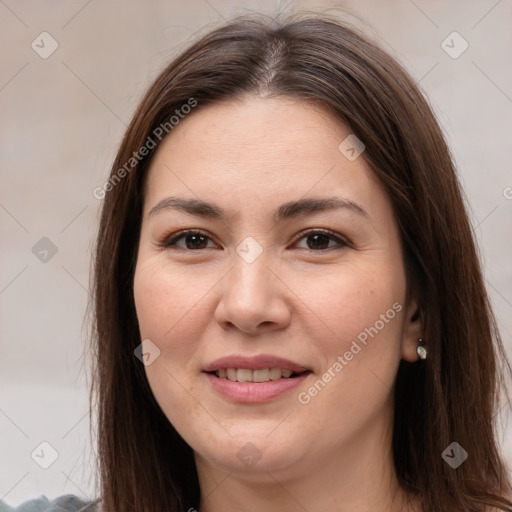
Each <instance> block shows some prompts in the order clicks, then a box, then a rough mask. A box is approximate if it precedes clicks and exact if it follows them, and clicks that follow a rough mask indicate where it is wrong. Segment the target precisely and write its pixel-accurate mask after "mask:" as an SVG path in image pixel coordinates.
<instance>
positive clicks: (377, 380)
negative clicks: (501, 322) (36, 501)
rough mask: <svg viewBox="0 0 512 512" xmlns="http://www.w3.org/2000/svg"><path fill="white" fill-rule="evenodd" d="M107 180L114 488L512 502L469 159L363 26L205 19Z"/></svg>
mask: <svg viewBox="0 0 512 512" xmlns="http://www.w3.org/2000/svg"><path fill="white" fill-rule="evenodd" d="M95 194H96V195H97V196H100V197H103V198H104V199H103V200H104V204H103V210H102V218H101V224H100V229H99V234H98V243H97V253H96V261H95V274H94V279H95V303H94V306H95V319H96V322H95V326H96V332H95V345H94V350H95V354H96V366H95V376H96V381H95V385H94V392H95V393H94V394H93V396H94V397H95V398H96V399H97V402H96V401H93V404H92V405H93V407H95V406H97V407H98V413H99V416H98V420H99V426H98V431H97V435H98V460H99V475H100V486H101V498H102V499H101V505H100V506H101V510H103V511H105V512H118V511H129V510H133V511H135V510H136V511H156V510H168V511H177V510H188V511H193V510H199V511H200V512H215V511H221V510H222V511H230V510H247V511H253V510H266V511H273V510H280V511H282V510H285V511H297V510H307V511H310V512H313V511H317V510H332V511H334V510H336V511H346V510H350V511H363V510H364V511H367V510H372V511H381V510H382V511H384V510H386V511H388V510H393V511H397V510H402V511H423V512H434V511H436V512H437V511H439V510H444V511H448V510H450V511H456V510H461V511H462V510H464V511H480V510H487V511H489V510H512V501H511V485H510V480H509V477H508V475H507V472H506V468H505V465H504V463H503V461H502V460H501V458H500V455H499V453H498V449H497V444H496V439H495V435H494V424H493V419H494V415H495V412H496V405H497V398H498V391H499V384H500V383H501V380H502V376H503V372H502V368H501V367H500V366H499V364H498V363H499V361H500V360H501V361H506V358H505V353H504V350H503V346H502V343H501V341H500V337H499V334H498V332H497V329H496V324H495V320H494V318H493V316H492V312H491V309H490V306H489V302H488V298H487V295H486V292H485V289H484V284H483V280H482V274H481V270H480V266H479V262H478V258H477V254H476V250H475V242H474V240H473V237H472V232H471V227H470V225H469V222H468V217H467V214H466V209H465V206H464V203H463V200H462V198H461V192H460V187H459V184H458V181H457V177H456V173H455V170H454V166H453V163H452V161H451V159H450V155H449V151H448V149H447V147H446V144H445V141H444V140H443V137H442V134H441V130H440V128H439V126H438V124H437V122H436V120H435V118H434V116H433V114H432V111H431V109H430V108H429V106H428V104H427V102H426V100H425V99H424V97H423V96H422V95H421V93H420V92H419V91H418V88H417V87H416V85H415V84H414V82H413V81H412V79H411V78H410V77H409V76H408V75H407V73H406V72H405V71H404V70H403V69H402V68H401V67H400V65H399V64H398V63H397V62H395V61H394V60H393V59H392V58H391V57H390V56H389V55H387V54H386V53H384V52H383V51H382V50H380V49H379V48H378V47H376V46H375V45H374V44H373V43H371V42H370V41H368V39H367V38H366V37H364V36H363V35H361V34H359V33H358V32H357V31H356V30H354V29H353V28H349V27H347V26H345V25H344V24H343V23H340V22H339V21H337V20H334V19H330V18H327V17H324V16H322V17H320V16H302V17H300V18H297V19H288V20H286V21H285V22H280V23H278V22H274V21H268V20H266V19H256V18H242V19H238V20H235V21H234V22H231V23H229V24H228V25H226V26H225V27H223V28H220V29H218V30H215V31H213V32H211V33H209V34H208V35H206V36H205V37H204V38H202V39H201V40H200V41H198V42H197V43H195V44H194V45H193V46H192V47H190V48H189V49H187V50H186V51H185V52H184V53H183V54H181V55H180V56H179V57H178V58H177V59H176V60H175V61H174V62H172V63H171V64H170V65H169V66H168V67H167V68H166V69H165V70H164V71H163V72H162V73H161V74H160V76H159V77H158V78H157V79H156V81H155V82H154V84H153V85H152V86H151V87H150V89H149V90H148V92H147V94H146V95H145V97H144V99H143V100H142V102H141V104H140V105H139V108H138V110H137V112H136V114H135V116H134V118H133V120H132V122H131V124H130V126H129V128H128V130H127V132H126V135H125V137H124V140H123V142H122V144H121V147H120V149H119V152H118V155H117V158H116V161H115V164H114V166H113V169H112V172H111V175H110V178H109V180H108V181H107V182H106V183H105V184H104V186H103V187H100V188H99V189H98V190H97V191H96V192H95ZM504 368H506V369H508V368H509V367H508V366H507V365H504Z"/></svg>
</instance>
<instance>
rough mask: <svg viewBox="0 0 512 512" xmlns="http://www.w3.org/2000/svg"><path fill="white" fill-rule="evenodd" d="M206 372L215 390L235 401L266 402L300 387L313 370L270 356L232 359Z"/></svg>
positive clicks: (223, 360)
mask: <svg viewBox="0 0 512 512" xmlns="http://www.w3.org/2000/svg"><path fill="white" fill-rule="evenodd" d="M203 373H204V374H205V375H206V377H207V378H208V380H209V382H210V384H211V385H212V387H213V388H214V390H215V391H216V392H217V393H219V394H220V395H221V396H222V397H223V398H227V399H228V400H230V401H232V402H245V403H247V402H252V403H254V402H266V401H268V400H271V399H273V398H276V397H278V396H280V395H284V394H285V393H286V392H287V391H290V390H291V389H293V388H295V387H296V386H298V385H299V384H300V383H301V382H303V381H304V380H305V379H306V378H307V377H308V376H309V375H311V374H312V371H311V370H310V369H308V368H306V367H304V366H302V365H300V364H298V363H294V362H293V361H289V360H287V359H283V358H279V357H274V356H270V355H259V356H256V357H243V356H228V357H224V358H221V359H218V360H217V361H215V362H213V363H211V364H209V365H207V366H206V367H205V368H204V369H203Z"/></svg>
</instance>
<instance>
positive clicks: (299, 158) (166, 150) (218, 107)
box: [146, 96, 379, 211]
mask: <svg viewBox="0 0 512 512" xmlns="http://www.w3.org/2000/svg"><path fill="white" fill-rule="evenodd" d="M350 135H351V131H350V129H349V127H348V126H346V125H345V124H344V123H342V122H341V121H340V120H338V119H337V118H335V117H334V115H332V114H331V113H329V112H328V111H327V110H325V109H322V108H319V107H317V106H313V105H311V104H308V103H305V102H301V101H298V100H295V99H291V98H261V97H254V96H249V97H245V98H243V99H239V100H230V101H225V102H219V103H215V104H211V105H207V106H204V107H201V106H200V105H199V106H198V107H196V110H194V111H193V113H192V114H190V115H189V116H188V117H185V118H184V119H183V120H181V121H180V123H179V124H178V125H177V126H176V127H175V128H174V129H173V131H172V132H171V133H170V135H169V136H167V137H166V139H164V141H163V142H162V143H161V144H160V146H159V148H158V150H157V152H156V154H155V156H154V158H153V160H152V163H151V166H150V169H149V175H148V177H147V184H146V185H147V188H146V199H147V201H146V211H147V208H148V207H151V205H150V204H148V203H151V202H154V201H157V200H159V199H161V197H163V195H165V194H166V193H167V194H168V193H169V192H171V191H172V192H173V193H174V192H175V191H180V192H184V193H187V195H189V196H197V197H202V198H204V196H205V195H207V196H209V197H210V198H215V199H216V200H217V202H219V201H220V202H234V203H236V197H238V198H239V203H238V206H239V207H241V208H242V207H243V208H250V207H252V206H254V205H253V204H252V203H259V204H262V202H268V201H269V200H270V199H271V198H275V199H276V201H281V202H283V201H284V200H286V199H290V198H293V199H298V198H300V197H303V196H305V195H308V193H309V192H311V193H312V194H313V195H319V194H323V195H325V194H329V195H332V193H333V192H336V191H339V192H340V193H342V195H345V196H346V195H347V194H348V195H352V196H353V197H354V198H355V197H357V199H358V200H359V201H364V202H366V201H369V200H370V196H372V195H375V193H378V192H379V191H378V190H377V189H378V188H379V186H378V183H377V180H376V177H375V176H374V173H373V171H371V168H370V167H369V165H368V164H367V163H366V161H365V160H364V158H363V157H359V158H357V159H355V160H353V161H352V160H350V159H348V158H347V157H346V156H345V154H344V153H343V152H342V151H340V149H339V146H340V144H341V143H342V142H343V141H345V140H346V139H347V137H349V136H350ZM235 195H236V197H235ZM233 206H235V205H233Z"/></svg>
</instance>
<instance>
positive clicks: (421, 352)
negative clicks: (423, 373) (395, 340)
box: [416, 338, 428, 359]
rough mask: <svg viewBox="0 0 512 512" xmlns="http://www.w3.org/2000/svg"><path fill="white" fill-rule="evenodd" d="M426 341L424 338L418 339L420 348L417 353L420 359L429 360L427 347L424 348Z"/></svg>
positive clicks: (418, 347)
mask: <svg viewBox="0 0 512 512" xmlns="http://www.w3.org/2000/svg"><path fill="white" fill-rule="evenodd" d="M424 343H425V340H424V339H422V338H419V339H418V346H417V348H416V353H417V354H418V357H419V358H420V359H427V354H428V352H427V347H425V346H424Z"/></svg>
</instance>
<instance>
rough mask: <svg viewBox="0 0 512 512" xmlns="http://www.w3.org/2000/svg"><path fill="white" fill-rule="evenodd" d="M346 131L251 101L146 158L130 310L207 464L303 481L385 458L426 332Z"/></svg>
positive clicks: (158, 386)
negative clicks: (401, 388)
mask: <svg viewBox="0 0 512 512" xmlns="http://www.w3.org/2000/svg"><path fill="white" fill-rule="evenodd" d="M350 133H351V132H350V130H349V129H348V128H347V127H346V126H344V125H343V124H342V123H340V122H339V121H338V120H336V119H335V118H334V117H332V116H331V115H330V114H329V113H327V112H324V111H323V110H318V109H315V108H314V107H312V106H310V105H308V104H306V103H304V102H298V101H294V100H292V99H283V98H278V99H276V98H274V99H269V98H259V97H252V96H251V97H246V98H244V99H243V101H232V102H231V101H230V102H224V103H218V104H216V105H212V106H207V107H204V108H202V109H200V110H197V112H193V113H192V114H191V115H189V116H188V117H186V118H185V119H183V120H181V121H180V123H179V125H178V126H176V127H175V128H174V129H173V131H172V133H171V135H170V136H169V137H167V138H166V139H165V140H164V141H163V142H162V144H161V146H160V147H159V149H158V151H157V153H156V155H155V157H154V159H153V161H152V164H151V167H150V170H149V174H148V177H147V182H146V190H145V198H144V211H143V221H142V231H141V238H140V246H139V252H138V259H137V266H136V272H135V282H134V294H135V304H136V309H137V316H138V320H139V325H140V335H141V339H142V340H145V341H144V344H143V346H144V352H145V353H148V354H149V355H148V356H147V358H148V359H147V362H146V366H145V370H146V374H147V377H148V380H149V383H150V386H151V389H152V391H153V393H154V395H155V398H156V400H157V401H158V403H159V405H160V407H161V408H162V410H163V412H164V413H165V415H166V416H167V418H168V419H169V421H170V422H171V423H172V424H173V425H174V427H175V428H176V430H177V431H178V432H179V433H180V434H181V436H182V437H183V438H184V439H185V440H186V442H187V443H188V444H189V445H190V446H191V447H192V448H193V450H194V451H195V455H196V462H197V464H198V467H204V466H209V467H215V468H218V469H221V470H225V471H230V472H232V471H239V472H242V473H243V472H246V473H247V474H252V475H254V474H257V473H258V470H261V472H265V471H272V472H273V473H272V474H274V475H278V474H279V475H282V476H284V475H290V476H292V475H300V474H301V472H302V473H303V472H304V471H307V472H311V471H313V470H314V467H315V465H316V466H319V465H323V466H325V465H326V464H330V463H333V462H332V461H336V460H340V459H339V457H341V458H344V457H345V458H346V457H348V458H349V459H348V460H352V463H354V462H355V461H362V462H361V463H364V461H365V460H366V461H369V460H371V458H372V457H373V456H374V455H375V454H376V453H386V454H388V453H389V446H390V442H391V440H390V433H391V426H392V411H393V401H392V388H393V383H394V380H395V376H396V373H397V369H398V365H399V362H400V359H401V358H404V359H406V360H408V361H414V360H416V359H417V356H416V351H415V349H416V341H417V338H418V337H419V336H420V326H419V323H418V322H417V321H415V320H412V318H413V317H414V313H415V310H416V306H415V303H413V302H411V303H407V302H406V280H405V272H404V264H403V259H402V253H401V245H400V238H399V233H398V229H397V225H396V222H395V220H394V217H393V212H392V208H391V204H390V201H389V199H388V197H387V195H386V194H385V192H384V191H383V189H382V188H381V186H380V185H379V182H378V181H377V179H376V177H375V175H374V174H373V172H372V171H371V169H370V168H369V166H368V165H367V163H366V162H365V160H364V152H363V153H362V155H361V156H359V157H357V153H358V150H359V149H361V148H357V147H354V145H353V139H351V138H349V139H348V140H347V137H348V136H349V135H350ZM340 144H341V146H340ZM352 149H353V150H352ZM356 157H357V158H356ZM323 202H325V203H323ZM184 230H191V231H192V233H188V234H187V233H185V232H184ZM197 232H199V233H197ZM158 351H159V352H158ZM292 371H293V373H291V372H292ZM290 373H291V376H290Z"/></svg>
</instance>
